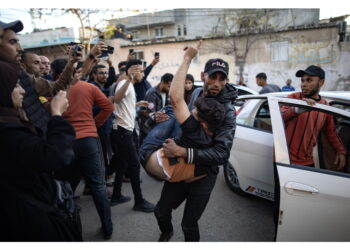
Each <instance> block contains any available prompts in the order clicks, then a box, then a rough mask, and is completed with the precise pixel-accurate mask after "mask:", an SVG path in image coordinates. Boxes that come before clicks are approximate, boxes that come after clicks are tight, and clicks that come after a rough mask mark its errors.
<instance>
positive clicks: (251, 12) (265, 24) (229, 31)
mask: <svg viewBox="0 0 350 250" xmlns="http://www.w3.org/2000/svg"><path fill="white" fill-rule="evenodd" d="M274 15H275V13H274V12H272V11H269V10H257V9H227V10H226V12H224V14H223V15H222V16H221V17H220V18H219V19H218V25H217V27H215V29H214V32H213V34H212V36H213V37H221V38H223V42H220V44H218V43H215V44H214V46H215V48H216V49H217V48H221V49H222V50H223V51H224V53H225V54H227V55H233V56H234V60H235V65H236V67H237V68H238V71H239V73H238V74H239V76H238V77H239V78H240V77H242V76H243V73H244V67H245V65H246V60H247V56H248V53H249V50H250V48H251V46H252V45H253V44H254V43H255V42H256V41H257V40H260V39H263V36H262V35H261V34H263V33H264V32H267V31H270V30H272V29H273V27H272V25H271V24H270V22H269V21H270V19H271V18H272V17H274ZM259 34H260V35H259Z"/></svg>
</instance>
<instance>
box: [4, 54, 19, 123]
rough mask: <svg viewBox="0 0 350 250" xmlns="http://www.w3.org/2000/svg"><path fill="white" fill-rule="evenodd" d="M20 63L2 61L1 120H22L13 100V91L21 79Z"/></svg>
mask: <svg viewBox="0 0 350 250" xmlns="http://www.w3.org/2000/svg"><path fill="white" fill-rule="evenodd" d="M19 74H20V66H19V65H18V64H13V63H7V62H4V61H0V121H1V122H20V121H19V114H18V111H17V110H16V109H15V108H14V106H13V102H12V97H11V95H12V92H13V89H14V88H15V87H16V84H17V81H18V79H19Z"/></svg>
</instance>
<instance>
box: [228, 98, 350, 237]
mask: <svg viewBox="0 0 350 250" xmlns="http://www.w3.org/2000/svg"><path fill="white" fill-rule="evenodd" d="M320 94H321V96H322V97H323V98H325V99H327V100H328V102H329V103H330V106H328V105H322V104H316V105H315V106H312V107H311V106H309V105H306V103H305V102H304V101H302V100H296V99H290V98H284V97H286V96H287V95H288V93H287V94H285V93H271V94H268V95H259V96H243V97H240V99H242V100H243V101H245V103H244V105H243V106H242V107H241V109H240V110H238V113H239V114H238V116H237V130H236V136H235V139H234V143H233V147H232V150H231V156H230V159H229V162H228V163H227V164H226V165H225V166H224V174H225V179H226V182H227V184H228V186H229V187H230V188H231V189H232V190H233V191H234V192H236V193H239V194H252V195H256V196H260V197H263V198H266V199H269V200H274V198H276V201H277V204H278V206H279V210H278V213H279V214H278V215H277V216H278V223H277V235H276V240H278V241H349V240H350V235H349V233H348V231H349V229H350V217H349V216H348V214H349V212H348V211H349V207H350V193H349V190H350V174H349V173H350V153H349V152H350V92H321V93H320ZM281 105H291V106H298V107H302V108H306V109H309V110H310V111H311V110H314V111H317V112H326V113H330V114H332V115H333V117H334V120H335V124H336V131H337V133H338V135H339V137H340V139H341V140H342V142H343V145H344V146H345V148H346V150H347V156H346V159H347V162H346V166H345V169H344V170H343V171H341V172H339V171H336V170H335V165H334V157H335V153H334V151H333V148H332V147H331V146H330V144H329V142H328V141H327V140H326V139H325V135H324V134H323V133H321V135H320V137H319V138H318V143H317V146H316V147H315V148H314V153H313V157H314V160H315V168H313V167H307V166H300V165H293V164H291V163H290V159H289V152H288V145H287V142H286V135H285V129H284V127H285V124H284V121H283V119H282V116H281V113H280V108H281ZM273 155H274V160H273ZM274 164H275V172H276V176H275V178H276V181H277V182H276V183H277V187H276V188H275V180H274ZM275 190H276V193H275Z"/></svg>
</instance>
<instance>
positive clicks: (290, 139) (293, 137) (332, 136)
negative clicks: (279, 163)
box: [282, 65, 346, 170]
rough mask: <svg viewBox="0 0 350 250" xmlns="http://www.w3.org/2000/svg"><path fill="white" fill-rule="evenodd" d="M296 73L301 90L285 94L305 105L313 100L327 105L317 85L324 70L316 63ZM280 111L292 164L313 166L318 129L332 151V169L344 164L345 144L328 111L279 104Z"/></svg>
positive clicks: (319, 86) (313, 103) (321, 81)
mask: <svg viewBox="0 0 350 250" xmlns="http://www.w3.org/2000/svg"><path fill="white" fill-rule="evenodd" d="M296 76H297V77H301V92H297V93H293V94H291V95H289V96H288V97H289V98H294V99H301V100H304V101H306V102H307V104H309V105H315V104H316V103H320V104H325V105H328V103H327V101H326V100H325V99H323V98H322V97H321V96H320V95H319V92H320V89H321V87H322V86H323V84H324V81H325V72H324V70H323V69H322V68H320V67H318V66H314V65H311V66H309V67H308V68H307V69H306V70H299V71H298V72H297V73H296ZM282 115H283V119H284V121H285V126H286V136H287V143H288V145H289V154H290V159H291V163H292V164H297V165H303V166H312V167H313V166H314V159H313V156H312V151H313V148H314V146H315V145H316V144H317V138H318V136H319V134H320V132H321V130H323V131H325V135H326V137H327V139H328V141H329V142H330V144H331V145H332V147H333V148H334V149H335V151H336V153H337V154H336V158H335V162H334V164H335V165H337V169H336V170H342V169H343V168H344V166H345V153H346V151H345V148H344V146H343V144H342V142H341V140H340V138H339V136H338V135H337V132H336V130H335V124H334V119H333V116H332V115H331V114H326V113H324V112H319V111H316V110H312V111H308V110H306V109H303V108H298V107H290V106H283V107H282Z"/></svg>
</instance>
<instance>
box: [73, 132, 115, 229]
mask: <svg viewBox="0 0 350 250" xmlns="http://www.w3.org/2000/svg"><path fill="white" fill-rule="evenodd" d="M73 149H74V153H75V159H74V161H73V166H72V168H73V169H74V170H76V171H78V172H76V174H75V175H73V176H72V177H71V179H70V183H71V185H72V188H73V190H75V189H76V187H77V186H78V184H79V182H80V179H81V176H83V177H84V179H85V181H86V185H87V186H88V187H89V188H90V190H91V193H92V198H93V201H94V204H95V207H96V209H97V213H98V215H99V216H100V220H101V223H102V230H103V232H104V233H105V234H110V233H112V232H113V224H112V219H111V208H110V205H109V200H108V196H107V188H106V183H105V168H104V166H103V162H104V161H103V154H102V147H101V144H100V141H99V138H98V137H87V138H82V139H77V140H75V142H74V144H73Z"/></svg>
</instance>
